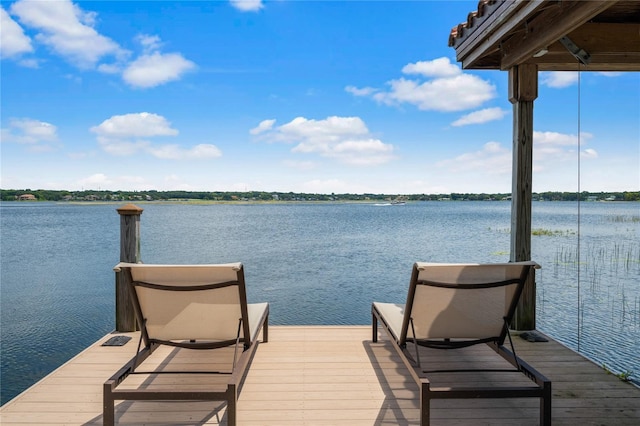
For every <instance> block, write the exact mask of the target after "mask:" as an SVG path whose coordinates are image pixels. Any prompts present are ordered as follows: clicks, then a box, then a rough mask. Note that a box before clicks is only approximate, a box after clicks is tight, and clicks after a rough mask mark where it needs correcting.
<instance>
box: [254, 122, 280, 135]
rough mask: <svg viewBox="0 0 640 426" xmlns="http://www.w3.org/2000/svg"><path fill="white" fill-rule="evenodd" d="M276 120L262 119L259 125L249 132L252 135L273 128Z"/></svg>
mask: <svg viewBox="0 0 640 426" xmlns="http://www.w3.org/2000/svg"><path fill="white" fill-rule="evenodd" d="M275 122H276V120H262V121H261V122H260V124H258V126H257V127H255V128H253V129H251V130H249V133H250V134H252V135H259V134H260V133H264V132H266V131H267V130H271V129H272V128H273V125H274V124H275Z"/></svg>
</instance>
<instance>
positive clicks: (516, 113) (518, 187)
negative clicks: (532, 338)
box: [509, 65, 538, 330]
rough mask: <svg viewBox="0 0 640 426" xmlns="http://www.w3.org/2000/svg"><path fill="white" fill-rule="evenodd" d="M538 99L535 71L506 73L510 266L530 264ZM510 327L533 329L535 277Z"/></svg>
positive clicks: (533, 68) (531, 67)
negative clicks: (510, 126)
mask: <svg viewBox="0 0 640 426" xmlns="http://www.w3.org/2000/svg"><path fill="white" fill-rule="evenodd" d="M537 97H538V67H537V66H536V65H517V66H514V67H512V68H510V69H509V101H510V102H511V103H512V104H513V170H512V173H513V176H512V186H511V188H512V189H511V197H512V199H511V255H510V260H511V261H512V262H518V261H525V260H531V194H532V190H531V183H532V174H533V173H532V171H533V101H534V100H535V99H536V98H537ZM512 327H513V328H514V329H516V330H533V329H535V328H536V285H535V276H533V274H532V276H530V277H529V280H528V281H527V283H526V284H525V287H524V291H523V293H522V297H521V299H520V303H519V304H518V309H517V310H516V314H515V316H514V320H513V324H512Z"/></svg>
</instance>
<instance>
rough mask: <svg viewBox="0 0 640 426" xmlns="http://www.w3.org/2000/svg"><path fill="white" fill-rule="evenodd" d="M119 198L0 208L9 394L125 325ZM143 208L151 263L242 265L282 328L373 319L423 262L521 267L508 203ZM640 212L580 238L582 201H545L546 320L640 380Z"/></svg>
mask: <svg viewBox="0 0 640 426" xmlns="http://www.w3.org/2000/svg"><path fill="white" fill-rule="evenodd" d="M118 207H119V205H115V204H89V205H74V204H55V203H1V204H0V220H1V223H0V224H1V228H0V230H1V239H0V249H1V256H0V257H1V265H0V266H1V270H0V272H1V289H0V308H1V312H0V314H1V317H0V321H1V322H0V332H1V335H0V336H1V337H0V345H1V348H0V350H1V371H0V374H1V377H0V387H1V401H2V403H5V402H6V401H8V400H9V399H11V398H13V397H15V396H16V395H17V394H18V393H20V392H21V391H23V390H24V389H26V388H27V387H28V386H30V385H32V384H33V383H35V382H36V381H37V380H39V379H40V378H42V377H43V376H45V375H46V374H48V373H49V372H51V371H52V370H53V369H55V368H57V367H58V366H60V365H61V364H62V363H64V362H65V361H66V360H68V359H70V358H71V357H72V356H74V355H76V354H77V353H78V352H79V351H81V350H82V349H84V348H85V347H87V346H88V345H89V344H91V343H93V342H95V341H96V340H98V339H99V338H100V337H102V336H104V335H105V334H107V333H108V332H110V331H112V329H113V327H114V310H115V308H114V298H115V296H114V273H113V270H112V269H113V266H114V265H115V264H117V262H118V260H119V226H120V218H119V216H118V214H117V212H116V208H118ZM141 207H142V208H143V209H144V212H143V214H142V220H141V223H142V225H141V226H142V229H141V233H142V244H141V253H142V260H143V261H144V262H146V263H220V262H235V261H241V262H243V263H244V265H245V275H246V280H247V287H248V288H247V290H248V297H249V300H250V301H268V302H269V303H270V305H271V314H270V321H271V323H272V324H369V323H370V306H371V302H372V301H374V300H376V301H388V302H400V303H404V298H405V296H406V292H407V287H408V282H409V278H410V277H409V275H410V272H411V266H412V264H413V263H414V262H415V261H431V262H505V261H508V260H509V249H510V247H509V246H510V237H509V227H510V204H509V203H508V202H424V203H408V204H406V205H404V206H376V205H374V204H324V203H323V204H268V205H260V204H255V205H178V204H141ZM639 219H640V203H583V204H581V206H580V239H578V208H577V204H576V203H564V202H535V203H534V206H533V228H534V230H543V231H544V232H538V233H541V234H544V235H534V236H533V237H532V258H533V260H536V261H537V262H538V263H540V264H541V265H542V266H543V269H542V270H541V271H538V273H537V285H538V294H537V296H538V302H537V303H538V306H537V316H538V328H539V329H540V330H542V331H544V332H546V333H548V334H550V335H551V336H553V337H554V338H556V339H558V340H560V341H561V342H563V343H565V344H566V345H567V346H570V347H571V348H573V349H576V350H577V349H579V350H580V352H582V353H584V354H585V355H586V356H588V357H589V358H591V359H593V360H594V361H595V362H597V363H598V364H600V365H602V364H606V366H607V367H608V368H609V369H611V370H612V371H614V372H617V373H621V372H626V371H631V372H633V375H632V378H633V379H634V381H638V377H640V359H639V358H638V353H640V343H639V342H640V243H639V242H638V241H640V238H639V237H640V220H639ZM578 241H579V244H578ZM578 245H579V250H578ZM105 379H106V377H105Z"/></svg>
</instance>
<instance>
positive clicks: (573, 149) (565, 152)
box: [533, 131, 598, 171]
mask: <svg viewBox="0 0 640 426" xmlns="http://www.w3.org/2000/svg"><path fill="white" fill-rule="evenodd" d="M592 138H593V135H592V134H590V133H587V132H582V133H581V134H580V137H579V138H578V136H577V135H570V134H565V133H558V132H540V131H534V132H533V158H534V162H535V170H537V171H541V170H544V169H546V168H550V166H549V165H550V164H551V163H558V162H567V161H570V162H575V161H576V155H577V152H578V149H581V148H582V146H583V145H585V144H588V143H589V140H590V139H592ZM580 155H581V157H582V158H586V159H589V158H597V157H598V153H597V151H596V150H595V149H593V148H587V149H586V150H585V151H583V152H581V153H580ZM554 167H557V166H554Z"/></svg>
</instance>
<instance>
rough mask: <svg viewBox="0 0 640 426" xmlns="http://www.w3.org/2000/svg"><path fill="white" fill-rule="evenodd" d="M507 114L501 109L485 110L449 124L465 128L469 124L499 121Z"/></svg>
mask: <svg viewBox="0 0 640 426" xmlns="http://www.w3.org/2000/svg"><path fill="white" fill-rule="evenodd" d="M506 114H507V111H505V110H503V109H502V108H498V107H496V108H485V109H481V110H479V111H474V112H472V113H470V114H467V115H464V116H462V117H460V118H459V119H457V120H456V121H454V122H453V123H451V125H452V126H454V127H459V126H467V125H469V124H482V123H486V122H488V121H494V120H500V119H501V118H502V117H504V116H505V115H506Z"/></svg>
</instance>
